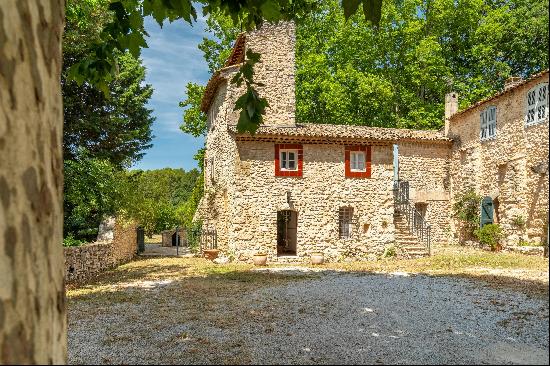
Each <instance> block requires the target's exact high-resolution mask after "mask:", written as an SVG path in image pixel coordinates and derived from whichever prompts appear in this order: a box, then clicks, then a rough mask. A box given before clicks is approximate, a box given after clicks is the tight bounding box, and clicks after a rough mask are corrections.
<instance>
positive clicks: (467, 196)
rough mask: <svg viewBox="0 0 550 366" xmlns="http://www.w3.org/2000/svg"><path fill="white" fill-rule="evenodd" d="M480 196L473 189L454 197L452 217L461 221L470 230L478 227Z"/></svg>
mask: <svg viewBox="0 0 550 366" xmlns="http://www.w3.org/2000/svg"><path fill="white" fill-rule="evenodd" d="M480 204H481V196H480V195H478V194H477V193H476V192H475V191H474V190H473V189H470V190H468V191H467V192H465V193H463V194H459V195H457V196H456V202H455V203H454V204H453V217H455V218H457V219H458V220H460V221H462V222H463V223H464V224H466V225H467V226H469V227H470V228H472V229H473V228H475V227H476V226H479V210H480Z"/></svg>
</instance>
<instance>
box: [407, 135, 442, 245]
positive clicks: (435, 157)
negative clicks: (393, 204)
mask: <svg viewBox="0 0 550 366" xmlns="http://www.w3.org/2000/svg"><path fill="white" fill-rule="evenodd" d="M398 147H399V153H398V156H399V163H398V169H399V179H400V180H404V181H407V182H409V184H410V197H411V201H412V202H414V204H415V206H416V207H417V209H418V210H419V211H421V212H423V213H424V218H425V219H426V221H427V222H428V223H429V224H430V225H431V226H432V239H433V241H434V243H435V244H443V243H447V242H448V240H449V238H450V235H451V232H450V215H449V212H450V201H449V200H450V177H449V163H450V144H441V143H440V144H435V143H426V142H422V141H419V142H401V143H399V144H398Z"/></svg>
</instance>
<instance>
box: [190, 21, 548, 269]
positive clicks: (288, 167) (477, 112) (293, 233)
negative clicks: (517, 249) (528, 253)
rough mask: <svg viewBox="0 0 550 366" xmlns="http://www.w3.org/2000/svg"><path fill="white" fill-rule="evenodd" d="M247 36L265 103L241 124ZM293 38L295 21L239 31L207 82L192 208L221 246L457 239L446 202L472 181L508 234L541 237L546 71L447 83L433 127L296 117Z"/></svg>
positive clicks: (412, 247)
mask: <svg viewBox="0 0 550 366" xmlns="http://www.w3.org/2000/svg"><path fill="white" fill-rule="evenodd" d="M247 49H252V50H253V51H254V52H260V53H261V55H262V62H261V63H259V64H257V65H256V66H255V80H256V81H258V82H261V83H263V84H264V86H263V87H261V88H259V91H260V94H261V95H262V96H264V97H266V98H267V100H268V101H269V104H270V107H269V108H268V110H267V114H266V115H265V117H264V124H263V125H262V126H260V128H259V129H258V131H257V132H256V133H255V134H254V135H251V134H248V133H238V132H237V129H236V123H237V120H238V111H234V110H233V109H234V105H235V101H236V99H237V98H238V97H239V96H240V95H241V94H242V92H243V89H242V87H241V88H238V87H237V86H236V85H232V84H231V78H232V77H233V75H234V74H235V73H236V72H237V70H238V68H239V66H240V64H241V63H242V62H243V60H244V54H245V51H246V50H247ZM294 49H295V26H294V24H293V23H279V24H277V25H272V24H267V25H264V26H263V27H262V28H261V29H259V30H256V31H253V32H250V33H248V34H243V35H241V36H239V38H238V39H237V41H236V43H235V46H234V48H233V52H232V54H231V56H230V57H229V59H228V60H227V62H226V64H225V67H224V68H222V69H221V70H219V71H217V72H216V73H215V74H214V75H213V76H212V78H211V79H210V81H209V83H208V85H207V87H206V91H205V95H204V98H203V100H202V110H203V111H204V112H205V113H206V114H207V115H208V134H207V138H206V154H205V161H204V163H205V167H204V168H205V183H204V184H205V185H204V188H205V195H204V197H203V199H202V200H201V202H200V204H199V207H198V209H197V212H196V215H195V219H197V220H202V221H203V222H206V223H208V225H209V226H210V227H215V228H216V231H217V236H218V248H219V249H221V250H223V251H226V252H228V253H231V254H233V255H235V257H236V258H239V259H241V260H248V259H249V258H250V257H251V256H252V255H253V254H256V253H258V252H263V253H267V254H268V256H269V260H270V261H282V262H285V261H292V260H300V259H301V258H303V257H309V256H310V255H311V254H312V253H315V252H322V253H324V255H325V258H327V259H328V260H337V259H339V258H342V257H353V258H357V259H360V258H372V257H373V256H378V255H380V254H382V253H383V252H384V250H386V248H388V247H390V246H393V247H394V248H396V251H397V254H398V255H401V256H419V255H427V254H429V252H430V251H431V250H432V249H433V248H434V247H435V246H437V245H442V244H447V243H449V242H451V243H453V242H454V243H456V242H458V241H459V239H460V226H459V225H458V223H457V222H455V221H454V220H453V218H452V205H453V202H454V199H455V198H456V197H457V195H459V194H461V193H463V192H465V191H466V190H468V189H469V188H473V189H475V191H476V192H477V193H478V194H480V195H482V196H484V197H485V199H484V201H483V202H484V205H485V206H484V209H485V210H486V211H487V212H489V216H488V217H489V220H492V222H497V223H499V224H500V225H501V226H502V228H503V229H504V232H505V234H506V244H507V245H517V244H518V242H519V241H520V240H524V241H530V242H540V241H541V240H545V238H546V236H547V228H546V227H547V222H548V132H549V131H548V71H544V72H542V73H540V74H537V75H534V76H532V77H530V78H529V79H528V80H519V79H517V78H513V79H511V80H509V82H508V83H507V84H506V87H505V90H504V91H502V92H500V93H498V94H496V95H494V96H492V97H491V98H488V99H485V100H483V101H480V102H478V103H476V104H474V105H472V106H470V107H468V108H466V109H465V110H462V111H458V95H457V94H456V93H449V94H448V95H446V98H445V128H444V129H442V130H441V131H418V130H407V129H392V128H373V127H361V126H344V125H337V124H309V123H296V121H295V85H294V83H295V62H294V61H295V53H294ZM480 204H481V203H480ZM518 217H520V218H523V220H524V221H525V224H524V225H523V226H522V227H520V226H521V225H517V224H518V221H519V220H518ZM545 225H546V226H545Z"/></svg>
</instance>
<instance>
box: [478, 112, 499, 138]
mask: <svg viewBox="0 0 550 366" xmlns="http://www.w3.org/2000/svg"><path fill="white" fill-rule="evenodd" d="M479 118H480V123H481V130H480V133H479V136H480V138H481V140H486V139H490V138H493V137H495V136H496V133H497V107H495V106H491V107H488V108H486V109H485V110H483V111H482V112H481V114H480V115H479Z"/></svg>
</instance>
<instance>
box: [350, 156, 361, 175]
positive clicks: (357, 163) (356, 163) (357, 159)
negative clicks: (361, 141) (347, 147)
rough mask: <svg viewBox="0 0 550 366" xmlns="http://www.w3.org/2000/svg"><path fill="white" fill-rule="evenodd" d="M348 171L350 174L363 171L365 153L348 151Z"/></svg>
mask: <svg viewBox="0 0 550 366" xmlns="http://www.w3.org/2000/svg"><path fill="white" fill-rule="evenodd" d="M350 164H351V165H350V169H351V171H352V172H364V171H365V152H364V151H350Z"/></svg>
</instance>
